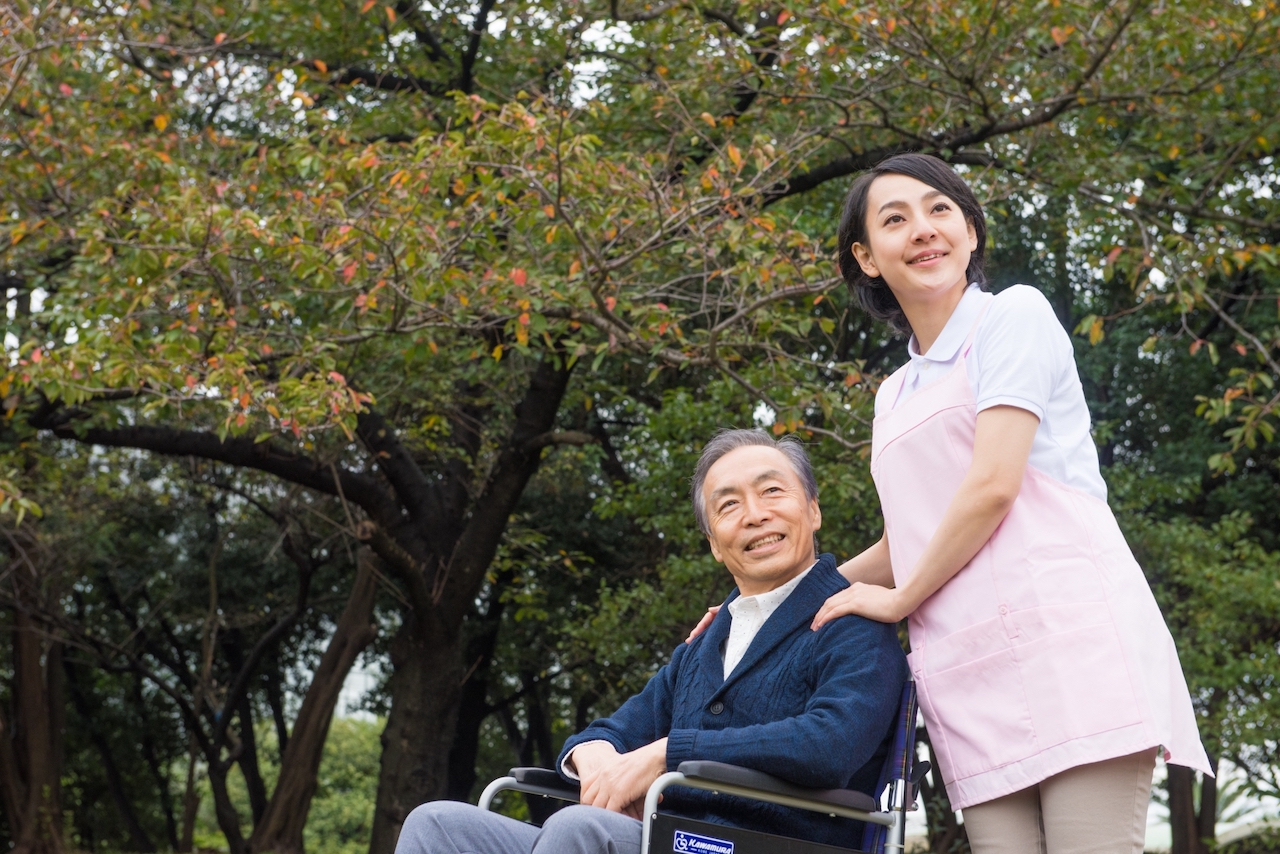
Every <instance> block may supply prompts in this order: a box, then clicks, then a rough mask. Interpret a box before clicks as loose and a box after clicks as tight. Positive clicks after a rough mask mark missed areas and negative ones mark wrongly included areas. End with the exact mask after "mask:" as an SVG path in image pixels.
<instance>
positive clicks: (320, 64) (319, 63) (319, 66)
mask: <svg viewBox="0 0 1280 854" xmlns="http://www.w3.org/2000/svg"><path fill="white" fill-rule="evenodd" d="M315 66H316V70H317V71H319V72H320V73H321V74H328V73H329V66H328V65H326V64H325V61H324V60H323V59H317V60H316V61H315Z"/></svg>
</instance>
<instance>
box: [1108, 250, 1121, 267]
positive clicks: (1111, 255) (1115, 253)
mask: <svg viewBox="0 0 1280 854" xmlns="http://www.w3.org/2000/svg"><path fill="white" fill-rule="evenodd" d="M1123 251H1124V248H1123V247H1120V246H1117V247H1116V248H1114V249H1112V250H1111V251H1110V252H1108V253H1107V263H1108V264H1114V263H1115V262H1116V259H1117V258H1119V257H1120V253H1121V252H1123Z"/></svg>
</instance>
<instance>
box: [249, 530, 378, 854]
mask: <svg viewBox="0 0 1280 854" xmlns="http://www.w3.org/2000/svg"><path fill="white" fill-rule="evenodd" d="M373 560H374V557H373V555H372V554H370V553H369V550H368V549H361V550H360V559H359V568H358V570H357V572H356V580H355V584H354V585H353V586H352V589H351V596H350V598H348V599H347V605H346V607H345V608H344V609H343V611H342V616H341V617H340V618H339V619H338V627H337V629H336V630H335V631H334V633H333V637H332V638H330V639H329V645H328V647H326V648H325V651H324V656H323V657H322V658H321V659H320V666H319V667H318V668H316V673H315V676H314V677H312V679H311V685H310V687H308V688H307V694H306V696H305V697H304V698H303V700H302V708H301V709H300V710H299V711H298V717H297V719H296V720H295V721H294V723H293V733H292V735H291V736H290V738H289V743H288V746H287V747H286V748H285V750H284V756H283V757H282V758H281V760H280V776H279V779H278V781H277V782H276V788H275V791H274V792H273V793H272V795H271V800H270V802H269V803H268V804H267V808H266V811H265V812H264V813H263V816H262V820H261V821H259V822H258V823H257V826H255V827H254V830H253V836H252V837H251V838H250V840H249V850H250V851H251V852H253V854H258V853H259V852H266V851H276V852H280V854H302V851H303V840H302V831H303V828H304V827H305V826H306V823H307V814H308V813H309V812H310V810H311V799H312V798H313V797H314V796H315V793H316V785H317V775H318V773H319V770H320V759H321V757H322V756H323V754H324V743H325V739H326V738H327V737H328V735H329V724H330V723H331V722H332V721H333V711H334V708H335V707H336V706H337V704H338V697H339V695H340V694H341V693H342V685H343V683H344V682H346V679H347V674H348V673H350V672H351V668H352V666H354V665H355V662H356V658H358V657H359V655H360V653H361V652H363V651H364V649H365V647H367V646H368V645H369V644H370V643H371V642H372V641H373V639H374V637H375V636H376V634H377V630H376V628H375V627H374V625H373V603H374V599H375V597H376V595H377V592H378V585H377V578H376V576H375V575H374V573H373Z"/></svg>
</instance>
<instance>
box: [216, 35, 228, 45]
mask: <svg viewBox="0 0 1280 854" xmlns="http://www.w3.org/2000/svg"><path fill="white" fill-rule="evenodd" d="M226 40H227V34H226V33H218V34H217V35H216V36H214V37H213V43H214V44H222V43H223V42H224V41H226Z"/></svg>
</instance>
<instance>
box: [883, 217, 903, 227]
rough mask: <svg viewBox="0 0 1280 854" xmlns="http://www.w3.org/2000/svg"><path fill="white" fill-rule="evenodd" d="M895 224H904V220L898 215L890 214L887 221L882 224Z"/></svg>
mask: <svg viewBox="0 0 1280 854" xmlns="http://www.w3.org/2000/svg"><path fill="white" fill-rule="evenodd" d="M895 222H906V220H904V219H903V218H902V216H901V215H899V214H892V215H890V217H889V218H888V219H886V220H885V221H884V224H885V225H893V224H894V223H895Z"/></svg>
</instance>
